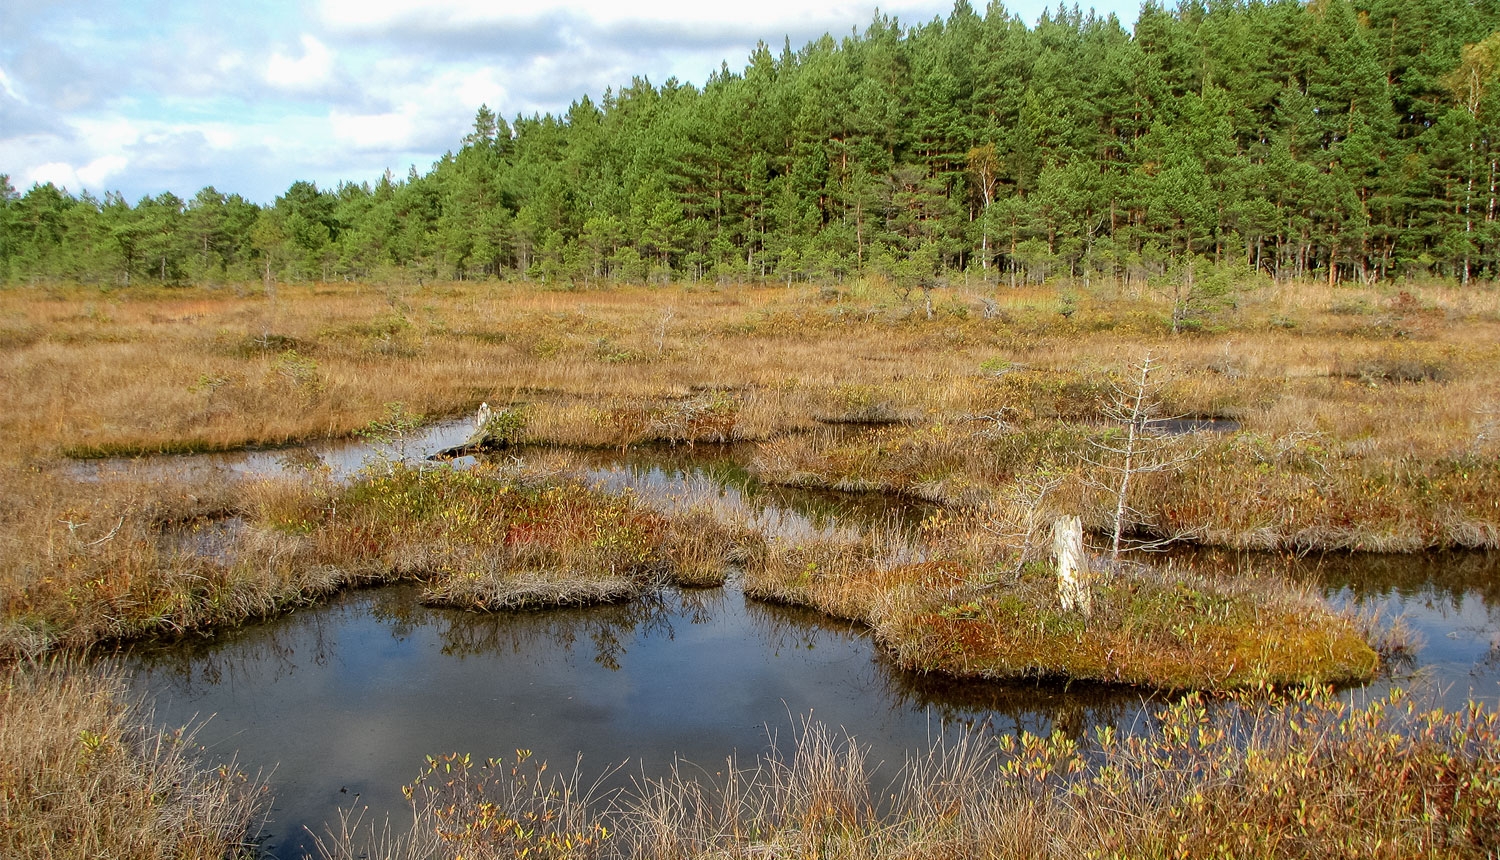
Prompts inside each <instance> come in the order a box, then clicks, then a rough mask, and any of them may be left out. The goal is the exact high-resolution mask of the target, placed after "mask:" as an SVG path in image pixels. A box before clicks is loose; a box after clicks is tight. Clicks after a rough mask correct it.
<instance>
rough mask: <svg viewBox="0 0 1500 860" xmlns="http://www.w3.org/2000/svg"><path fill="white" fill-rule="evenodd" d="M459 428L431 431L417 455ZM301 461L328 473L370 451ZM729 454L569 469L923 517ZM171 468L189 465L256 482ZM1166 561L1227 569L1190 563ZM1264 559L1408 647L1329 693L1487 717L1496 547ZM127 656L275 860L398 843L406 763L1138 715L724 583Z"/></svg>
mask: <svg viewBox="0 0 1500 860" xmlns="http://www.w3.org/2000/svg"><path fill="white" fill-rule="evenodd" d="M465 432H467V428H466V427H464V426H463V425H462V424H460V423H458V422H454V423H453V424H452V425H449V429H447V430H446V431H440V432H435V433H434V434H433V435H434V438H433V439H431V440H428V441H426V442H424V443H423V446H430V447H432V448H433V449H436V448H437V447H441V446H442V445H445V444H452V442H451V441H449V439H451V438H452V437H453V436H457V437H458V438H459V439H461V438H462V435H463V434H464V433H465ZM444 434H446V435H444ZM417 450H418V452H419V453H420V451H421V450H422V446H417ZM317 453H318V454H319V456H320V458H321V459H322V460H323V461H324V462H327V463H330V464H331V465H333V466H334V468H335V469H336V471H338V472H339V473H341V474H349V473H352V471H354V470H355V469H357V468H359V466H360V464H361V463H362V462H363V459H361V458H368V456H369V449H368V448H362V447H361V446H350V445H347V444H346V445H344V446H342V447H340V446H328V447H327V448H325V449H323V450H320V451H318V452H317ZM522 455H523V456H525V453H524V452H523V454H522ZM257 456H258V455H257ZM279 456H280V457H282V458H285V456H286V455H285V453H282V454H280V455H279ZM742 456H743V454H742V453H741V452H732V451H724V450H720V449H701V448H700V449H697V450H692V451H689V450H683V449H678V450H675V451H654V452H647V453H643V454H632V455H628V456H623V457H622V456H619V455H613V454H610V455H604V454H601V455H598V456H597V458H595V461H594V462H592V463H591V464H590V468H591V469H592V474H593V475H594V476H595V477H596V478H597V479H598V480H600V481H602V482H604V483H605V484H607V485H610V486H615V487H624V486H629V487H631V488H633V489H634V490H635V491H636V492H638V493H640V494H641V495H642V496H643V497H645V498H647V499H648V500H651V501H653V502H654V503H658V504H664V505H676V504H684V503H686V504H698V503H711V504H716V505H722V506H727V507H731V508H734V509H736V510H740V511H742V512H746V513H749V514H750V515H752V516H753V517H755V518H756V519H757V520H758V521H759V522H760V524H761V525H762V527H764V528H768V529H770V530H772V531H773V532H775V533H778V534H782V535H786V536H788V537H793V538H794V537H796V536H797V535H799V534H804V533H806V534H811V533H814V532H818V531H821V530H826V529H832V528H839V527H842V526H844V525H847V524H850V523H854V524H868V523H870V522H873V521H880V520H885V521H890V522H894V523H897V524H902V523H904V524H907V525H910V524H911V523H913V522H915V521H916V520H919V519H920V518H921V517H922V516H923V515H925V513H926V510H925V509H923V508H907V507H904V506H901V505H898V504H894V503H892V502H891V501H889V500H883V499H879V498H874V497H851V496H843V495H835V494H816V493H799V492H793V491H784V490H777V489H774V488H766V487H761V486H759V485H757V484H756V483H755V482H754V481H753V480H752V479H751V478H750V476H749V475H748V474H747V473H746V471H745V469H744V467H743V464H742V461H741V457H742ZM173 459H174V460H176V461H177V466H178V467H180V466H181V465H182V464H183V463H191V464H192V465H191V468H195V469H196V468H231V469H238V470H242V471H257V470H260V471H264V470H265V469H266V468H275V467H266V466H264V464H258V465H247V464H246V463H245V461H244V460H243V459H241V460H232V459H229V458H221V459H222V460H224V461H222V462H216V463H215V464H214V465H213V466H212V467H210V466H207V465H203V464H202V463H201V459H202V458H173ZM272 462H273V463H274V462H276V461H275V460H272ZM153 467H155V466H154V465H153ZM1185 561H1190V562H1191V563H1194V564H1197V565H1209V566H1223V565H1233V564H1237V563H1239V559H1237V558H1236V557H1235V556H1233V555H1231V554H1223V553H1211V552H1204V553H1196V554H1194V555H1193V556H1192V557H1191V558H1190V559H1185ZM1258 561H1259V563H1266V562H1268V561H1270V560H1268V559H1259V560H1258ZM1281 563H1283V564H1284V565H1285V566H1286V567H1287V568H1288V569H1289V570H1290V571H1291V573H1292V574H1293V575H1294V576H1297V577H1301V578H1304V579H1306V580H1308V581H1311V582H1313V583H1316V584H1317V586H1318V587H1319V588H1321V589H1323V590H1324V592H1325V593H1326V594H1327V595H1328V596H1329V598H1330V599H1331V600H1332V601H1333V602H1335V603H1337V604H1340V605H1344V606H1349V607H1352V608H1354V609H1355V610H1357V611H1362V612H1379V613H1380V614H1381V615H1382V617H1384V618H1385V619H1387V620H1389V619H1394V618H1395V617H1397V616H1401V617H1404V619H1405V621H1406V623H1407V624H1408V625H1409V626H1410V627H1412V628H1413V629H1414V630H1415V631H1416V632H1417V633H1418V634H1419V637H1420V640H1421V642H1422V645H1421V647H1420V649H1419V650H1418V651H1417V653H1416V658H1415V660H1414V661H1413V663H1412V664H1411V665H1410V666H1408V667H1406V668H1405V669H1403V671H1402V673H1401V674H1400V676H1398V677H1397V678H1395V679H1394V680H1392V681H1382V682H1381V683H1379V684H1377V685H1374V686H1373V687H1372V688H1371V689H1368V690H1352V691H1348V693H1347V694H1346V695H1349V696H1350V697H1353V698H1356V699H1357V698H1360V697H1368V696H1373V695H1378V694H1379V693H1381V692H1383V690H1384V688H1385V687H1386V686H1389V685H1390V684H1391V683H1399V684H1400V685H1402V686H1405V687H1408V688H1416V689H1417V690H1419V691H1420V692H1422V693H1423V694H1424V695H1425V696H1426V697H1427V698H1429V699H1430V700H1432V701H1434V702H1436V703H1438V704H1443V705H1446V706H1448V707H1456V706H1458V705H1459V704H1462V703H1463V702H1466V701H1467V700H1468V699H1469V698H1471V697H1472V698H1476V699H1480V700H1482V701H1485V702H1486V703H1488V704H1489V705H1490V706H1492V707H1495V706H1500V554H1490V555H1485V554H1444V555H1430V556H1414V557H1406V556H1403V557H1391V556H1349V555H1339V556H1329V557H1324V558H1321V559H1288V560H1285V561H1284V562H1281ZM126 662H127V666H128V668H129V669H130V671H131V672H132V676H133V678H134V684H135V686H136V687H137V688H138V689H139V690H141V691H142V692H144V693H146V694H148V695H150V696H152V697H153V698H154V700H155V702H156V705H157V715H158V718H159V719H160V720H161V722H162V723H164V724H166V725H172V726H176V725H182V724H184V723H188V722H192V721H202V720H205V719H207V720H208V722H207V724H206V725H205V726H203V727H202V729H201V730H200V731H199V734H198V738H199V740H200V741H201V742H203V743H204V744H205V745H206V746H207V747H208V750H209V754H210V755H211V756H212V757H214V758H216V759H227V758H229V757H231V756H237V757H238V761H239V763H240V764H241V766H242V767H245V768H247V769H249V770H251V771H254V770H258V769H260V770H265V771H267V772H269V773H270V778H269V780H270V785H271V787H272V790H273V792H274V795H275V797H276V803H275V807H274V809H273V811H272V820H271V822H270V824H269V827H268V830H267V832H266V834H265V843H264V848H265V852H266V853H267V854H268V855H269V856H271V857H276V858H295V857H301V856H303V855H304V854H305V853H307V852H308V851H310V850H311V846H312V841H311V840H312V834H314V833H323V832H324V830H325V827H326V824H327V823H328V822H333V821H337V818H338V815H339V813H340V811H341V810H359V809H363V808H366V807H367V808H368V810H369V811H368V813H367V814H366V815H365V820H367V821H368V820H372V819H374V820H383V819H384V818H385V817H386V816H387V815H389V816H391V817H392V820H393V822H394V823H395V824H396V825H397V826H400V825H401V824H402V823H403V822H404V821H406V820H409V819H407V818H404V817H403V816H407V815H409V813H408V812H406V806H405V802H404V801H403V800H402V797H401V794H400V788H401V786H402V785H403V784H405V783H407V782H409V781H411V780H412V779H413V778H414V777H415V776H416V775H417V774H418V772H419V770H420V768H421V767H422V764H423V762H424V757H425V756H427V755H438V754H442V753H445V752H452V751H459V752H468V753H471V754H473V755H474V756H475V757H476V758H487V757H503V756H511V755H513V754H514V751H515V750H516V749H528V750H531V751H532V752H533V753H534V754H535V756H536V757H537V758H540V759H544V760H546V761H548V762H549V763H550V764H551V765H552V767H553V768H554V769H563V770H572V769H573V768H574V766H575V765H576V766H577V767H578V768H579V769H580V772H581V773H582V774H583V775H584V777H585V779H586V780H592V779H595V778H599V777H604V778H605V779H606V782H607V784H608V785H611V786H617V785H626V784H628V783H629V782H630V780H631V778H632V777H638V776H640V775H642V774H645V775H651V776H659V775H662V774H664V773H665V772H666V771H667V769H668V768H669V767H670V766H671V764H672V763H673V761H674V759H678V758H681V759H684V760H687V761H690V762H692V763H694V764H695V765H696V766H698V767H701V768H703V769H705V770H707V771H710V772H712V771H715V770H719V769H722V766H723V763H724V761H725V759H726V757H728V756H730V755H734V754H737V755H738V756H739V757H740V759H741V760H742V761H748V760H750V759H752V758H753V757H755V756H756V755H758V754H761V753H764V752H766V751H767V750H768V749H769V747H770V745H771V743H772V741H773V739H777V738H779V739H780V741H781V743H782V746H783V748H785V747H786V746H787V745H788V744H789V743H790V742H791V739H792V738H793V737H794V736H795V734H796V731H797V729H798V727H799V726H800V725H802V724H803V723H804V721H806V720H809V719H811V720H816V721H819V722H821V723H824V724H826V725H830V726H834V727H841V728H843V729H844V730H846V731H847V732H849V733H850V734H852V735H854V736H855V737H857V738H858V739H859V741H860V742H861V744H862V745H864V746H866V747H867V748H868V749H870V750H871V751H872V757H873V759H874V760H876V761H883V762H885V766H884V767H883V769H882V771H881V773H884V774H888V775H890V776H894V775H895V773H896V770H897V768H898V767H899V765H900V763H901V761H902V760H903V759H904V757H905V756H906V755H907V754H908V753H910V752H912V751H914V750H919V749H923V748H925V747H926V746H927V745H928V744H929V743H930V742H931V741H932V740H933V739H934V738H935V737H937V736H938V735H940V734H942V733H943V732H945V731H959V730H971V729H977V730H979V731H982V732H998V733H1010V732H1015V731H1018V730H1020V729H1027V730H1031V731H1039V732H1044V733H1045V732H1050V731H1054V730H1056V731H1064V732H1067V733H1069V734H1074V735H1077V734H1081V733H1083V732H1085V731H1087V730H1089V729H1090V728H1091V727H1092V726H1094V725H1098V724H1104V723H1107V724H1111V725H1115V726H1117V727H1120V728H1121V729H1124V730H1127V731H1128V730H1130V729H1131V728H1133V727H1139V726H1140V725H1141V724H1142V723H1143V722H1144V721H1145V720H1146V717H1145V713H1146V710H1147V708H1148V706H1149V704H1150V702H1151V698H1152V697H1151V695H1150V694H1149V693H1145V692H1142V691H1138V690H1130V689H1120V688H1106V687H1098V686H1088V685H1074V686H1073V687H1071V688H1062V687H1058V686H1055V685H1037V684H993V683H963V682H952V681H945V680H942V679H938V678H932V677H922V676H915V675H911V674H908V673H903V672H900V671H898V670H895V669H894V668H893V667H892V666H891V665H890V664H889V663H888V662H887V661H886V660H885V658H884V657H883V656H882V655H881V654H880V653H879V651H878V649H877V648H876V647H875V646H874V643H873V642H872V641H871V639H870V638H869V636H868V635H867V634H866V633H865V632H863V631H862V630H859V629H857V628H855V627H852V626H849V625H846V624H843V623H840V622H836V621H831V620H829V619H826V618H823V617H821V616H819V615H817V614H816V613H812V612H808V611H804V610H797V609H789V608H785V607H777V606H768V605H764V604H759V603H755V602H750V601H747V600H746V599H745V598H744V597H743V595H742V594H741V593H740V592H739V591H738V589H737V587H736V586H735V585H734V584H733V583H731V585H730V586H729V587H727V588H723V589H710V590H704V591H687V592H677V591H672V592H668V593H666V594H664V595H662V596H661V597H660V598H659V599H656V600H650V601H644V602H641V603H636V604H631V605H627V606H612V607H596V608H592V609H571V610H552V611H544V612H531V613H519V614H503V615H479V614H472V613H466V612H461V611H456V610H446V609H432V608H425V607H422V606H420V605H419V604H418V603H417V601H416V592H415V590H414V589H413V588H410V587H400V586H398V587H391V588H384V589H376V590H368V591H360V592H354V593H350V594H347V595H345V596H343V597H341V598H339V599H337V600H335V601H332V602H331V603H328V604H326V605H323V606H319V607H315V608H312V609H305V610H301V611H298V612H295V613H293V614H291V615H288V616H285V617H283V618H279V619H275V620H272V621H268V622H265V623H261V624H256V625H252V626H249V627H246V628H243V629H239V630H234V631H228V632H225V633H221V634H219V635H217V636H216V637H214V638H211V639H193V640H188V641H183V642H178V643H173V644H157V645H149V644H148V645H140V646H137V647H135V648H134V649H133V650H132V651H131V652H130V653H129V654H128V655H127V656H126Z"/></svg>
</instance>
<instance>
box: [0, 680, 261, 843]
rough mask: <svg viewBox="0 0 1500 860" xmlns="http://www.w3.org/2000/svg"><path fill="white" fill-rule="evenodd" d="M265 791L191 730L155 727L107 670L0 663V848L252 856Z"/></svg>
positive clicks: (145, 713)
mask: <svg viewBox="0 0 1500 860" xmlns="http://www.w3.org/2000/svg"><path fill="white" fill-rule="evenodd" d="M266 799H267V798H266V796H265V795H264V793H263V791H262V790H261V787H260V786H259V785H258V784H257V782H256V781H255V780H251V779H249V778H247V777H246V776H245V775H244V774H242V773H240V772H238V771H237V770H236V769H235V768H234V767H233V766H232V765H230V766H224V767H219V768H212V769H211V768H207V767H205V766H204V765H203V764H202V763H201V762H200V761H199V759H198V757H197V752H196V747H195V746H194V744H193V737H192V732H191V731H183V730H178V731H162V730H158V729H156V728H154V727H152V720H151V718H150V714H149V713H148V712H146V711H144V710H143V709H142V708H141V706H139V705H137V704H132V703H131V702H129V701H128V699H127V697H126V693H125V691H124V684H123V681H122V680H121V679H120V677H119V675H118V674H116V673H113V672H111V671H110V670H108V669H101V668H99V667H92V668H86V667H83V666H81V665H78V664H76V663H72V662H61V663H57V662H54V663H50V664H27V663H13V664H10V665H8V666H4V667H0V855H3V856H5V857H7V858H13V860H44V858H45V860H66V858H78V860H85V858H88V860H93V858H99V857H110V858H118V860H157V858H162V857H174V858H182V860H222V858H230V857H241V856H252V855H253V852H254V847H253V845H252V840H253V839H254V838H255V836H256V834H257V832H258V831H259V827H260V822H261V820H262V817H263V815H264V812H265V802H266Z"/></svg>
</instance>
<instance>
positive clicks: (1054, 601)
mask: <svg viewBox="0 0 1500 860" xmlns="http://www.w3.org/2000/svg"><path fill="white" fill-rule="evenodd" d="M1024 516H1027V517H1028V520H1029V524H1030V526H1031V527H1032V529H1033V531H1035V530H1037V529H1038V527H1039V525H1040V524H1039V521H1037V520H1036V519H1035V517H1034V516H1032V515H1031V513H1030V512H1028V513H1026V514H1024ZM997 521H998V516H997V515H994V512H992V513H991V514H986V515H984V516H983V519H982V520H980V519H978V518H956V519H954V518H942V517H939V518H935V519H934V520H929V522H928V524H927V527H926V528H924V530H923V535H922V537H921V539H920V540H919V541H915V542H914V541H909V540H906V539H905V538H904V537H903V536H902V535H901V534H899V533H897V532H886V531H879V530H877V531H876V532H873V533H869V534H866V535H861V536H851V537H844V538H837V537H835V538H828V539H824V540H820V541H813V542H805V543H800V544H795V545H793V544H782V543H772V544H770V545H769V546H768V547H767V549H766V550H765V551H764V552H763V553H762V554H761V555H760V556H758V557H757V558H756V559H755V560H754V561H753V562H752V563H751V564H750V565H748V566H747V568H746V574H745V591H746V593H747V594H748V595H750V596H752V597H755V598H758V599H762V600H771V601H776V602H782V603H790V604H796V605H801V606H810V607H813V608H815V609H818V610H820V611H823V612H826V613H829V614H831V615H834V616H837V617H840V618H846V619H850V620H854V621H859V622H862V623H864V624H867V625H869V626H870V627H871V629H872V630H873V631H874V633H875V637H876V640H877V641H878V642H879V643H880V644H881V646H882V647H884V648H885V649H886V650H887V651H888V652H890V653H891V655H892V656H893V658H894V660H895V662H896V663H897V664H898V665H900V666H901V667H903V668H906V669H911V670H916V671H922V672H940V673H943V674H947V675H952V676H956V677H971V678H972V677H982V678H1018V677H1057V678H1068V679H1090V680H1098V681H1104V682H1112V683H1127V684H1139V685H1144V686H1150V687H1157V688H1166V689H1207V690H1225V689H1236V688H1244V687H1250V686H1255V685H1258V684H1263V683H1273V684H1283V683H1308V682H1313V683H1319V682H1321V683H1332V682H1351V681H1363V680H1367V679H1368V678H1370V677H1372V676H1373V675H1374V673H1375V671H1376V670H1377V668H1378V666H1379V657H1378V655H1377V654H1376V652H1375V651H1374V650H1372V649H1371V647H1370V646H1369V645H1368V644H1366V636H1365V631H1364V630H1363V628H1362V627H1361V626H1360V625H1359V624H1357V623H1356V622H1355V621H1354V620H1353V619H1350V618H1346V617H1344V616H1342V615H1339V614H1336V613H1334V612H1332V611H1331V610H1330V609H1329V608H1328V607H1327V605H1326V603H1324V601H1323V600H1322V599H1321V598H1319V597H1317V596H1315V595H1313V594H1312V593H1310V592H1308V591H1306V590H1305V589H1301V588H1298V587H1296V586H1295V585H1293V584H1292V583H1290V582H1289V581H1287V580H1285V579H1282V578H1280V577H1277V576H1273V575H1270V574H1264V573H1257V572H1256V571H1252V570H1233V571H1220V572H1217V573H1215V574H1204V573H1198V572H1193V571H1185V570H1176V569H1168V568H1162V567H1158V566H1148V565H1141V564H1132V563H1121V564H1111V563H1110V562H1108V561H1107V560H1104V559H1096V560H1095V562H1094V565H1095V568H1096V570H1095V574H1094V578H1093V587H1092V611H1091V613H1090V614H1089V615H1084V614H1083V613H1081V612H1078V611H1074V610H1065V609H1064V608H1063V606H1062V603H1061V601H1060V599H1059V594H1058V584H1057V578H1056V575H1055V573H1054V571H1053V567H1052V565H1051V564H1050V563H1048V562H1046V561H1042V560H1038V559H1036V558H1035V556H1036V555H1037V554H1038V552H1037V549H1036V547H1035V546H1034V544H1035V543H1036V541H1035V536H1034V534H1033V535H1029V536H1028V537H1026V538H1024V539H1023V540H1022V541H1021V542H1020V544H1019V545H1021V546H1023V547H1024V546H1025V544H1026V542H1027V541H1028V540H1029V541H1030V543H1032V544H1033V546H1032V547H1031V549H1030V550H1027V549H1024V548H1022V549H1017V548H1016V547H1017V546H1018V543H1017V541H1016V539H1015V533H1014V532H1006V533H1001V534H991V533H990V532H988V531H987V528H993V526H994V523H996V522H997ZM1025 525H1026V524H1024V523H1023V524H1021V526H1022V527H1024V526H1025Z"/></svg>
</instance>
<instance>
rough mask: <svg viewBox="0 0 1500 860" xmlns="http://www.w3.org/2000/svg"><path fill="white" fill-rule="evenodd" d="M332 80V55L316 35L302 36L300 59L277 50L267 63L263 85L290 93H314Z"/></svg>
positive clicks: (305, 34) (306, 34) (304, 34)
mask: <svg viewBox="0 0 1500 860" xmlns="http://www.w3.org/2000/svg"><path fill="white" fill-rule="evenodd" d="M332 79H333V53H332V52H330V51H329V50H328V47H327V46H326V45H324V44H323V43H322V42H320V41H318V38H317V37H316V36H313V35H311V34H308V33H303V34H302V56H301V57H299V58H293V57H289V56H287V55H286V54H283V53H281V52H280V51H277V52H275V53H273V54H272V55H271V59H270V60H269V61H267V63H266V82H267V83H269V84H271V85H272V86H276V87H281V88H283V89H287V90H292V91H308V90H317V89H319V88H321V87H322V86H323V85H324V84H327V83H328V82H329V81H331V80H332Z"/></svg>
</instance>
